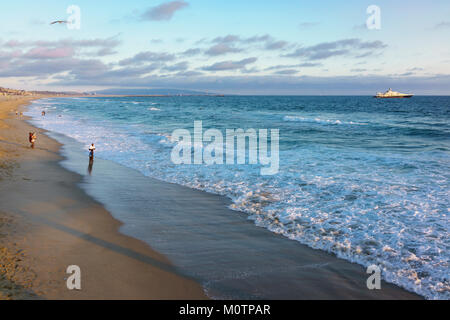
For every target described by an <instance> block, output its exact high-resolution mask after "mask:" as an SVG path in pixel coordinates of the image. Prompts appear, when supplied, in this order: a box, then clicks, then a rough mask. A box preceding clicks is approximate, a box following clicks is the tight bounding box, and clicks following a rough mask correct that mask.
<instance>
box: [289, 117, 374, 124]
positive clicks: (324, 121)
mask: <svg viewBox="0 0 450 320" xmlns="http://www.w3.org/2000/svg"><path fill="white" fill-rule="evenodd" d="M283 120H284V121H294V122H307V123H319V124H327V125H340V124H345V125H359V126H364V125H367V123H360V122H353V121H343V120H337V119H321V118H318V117H316V118H305V117H302V116H285V117H284V118H283Z"/></svg>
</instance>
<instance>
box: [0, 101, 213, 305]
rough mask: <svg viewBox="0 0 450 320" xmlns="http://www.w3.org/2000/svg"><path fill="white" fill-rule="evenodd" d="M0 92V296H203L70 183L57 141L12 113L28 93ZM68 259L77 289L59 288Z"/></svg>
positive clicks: (75, 178) (72, 179)
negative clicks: (32, 141)
mask: <svg viewBox="0 0 450 320" xmlns="http://www.w3.org/2000/svg"><path fill="white" fill-rule="evenodd" d="M0 99H2V100H0V253H1V254H0V267H1V268H0V299H204V298H206V297H205V295H204V293H203V290H202V288H201V286H200V285H199V284H197V283H196V282H195V281H193V280H192V279H189V278H188V277H185V276H184V275H182V274H180V273H179V272H178V271H177V270H176V269H175V268H174V267H173V266H172V265H171V264H170V263H169V261H168V260H167V259H166V258H165V257H164V256H163V255H161V254H158V253H157V252H155V251H154V250H152V249H151V248H150V247H149V246H148V245H146V244H145V243H143V242H141V241H139V240H136V239H133V238H130V237H127V236H125V235H122V234H120V233H119V232H118V229H119V227H120V225H121V223H120V222H119V221H117V220H115V219H114V218H112V217H111V215H110V214H109V212H108V211H106V210H105V209H104V208H103V207H102V206H101V205H100V204H99V203H97V202H95V201H94V200H92V199H91V198H90V197H88V196H87V195H86V194H85V193H84V192H83V191H81V190H80V189H79V188H78V187H77V186H76V184H77V183H78V182H79V179H80V177H79V176H78V175H76V174H73V173H70V172H68V171H67V170H64V169H63V168H62V167H60V166H59V165H58V161H60V160H61V156H60V155H59V154H58V150H59V148H60V145H59V144H58V143H57V142H56V141H54V140H52V139H50V138H48V137H47V136H46V135H45V134H43V132H42V130H38V129H36V128H33V127H31V126H30V125H28V124H27V123H26V122H25V121H23V119H24V118H23V117H20V116H16V115H15V110H22V108H23V106H24V105H26V104H27V103H28V102H29V101H30V100H31V98H4V97H3V98H0ZM12 111H13V112H12ZM29 131H35V132H37V134H38V140H37V143H36V147H35V149H31V148H30V146H29V143H28V140H27V138H28V132H29ZM69 265H78V266H79V267H80V268H81V273H82V289H81V290H72V291H71V290H68V289H67V286H66V279H67V277H68V276H69V275H68V274H66V269H67V267H68V266H69Z"/></svg>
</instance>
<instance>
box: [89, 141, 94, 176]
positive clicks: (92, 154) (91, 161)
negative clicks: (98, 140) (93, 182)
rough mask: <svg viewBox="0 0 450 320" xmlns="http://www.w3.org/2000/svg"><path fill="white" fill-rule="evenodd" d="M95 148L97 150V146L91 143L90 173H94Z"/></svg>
mask: <svg viewBox="0 0 450 320" xmlns="http://www.w3.org/2000/svg"><path fill="white" fill-rule="evenodd" d="M94 150H95V146H94V144H91V145H90V146H89V165H88V173H89V175H91V174H92V167H93V166H94Z"/></svg>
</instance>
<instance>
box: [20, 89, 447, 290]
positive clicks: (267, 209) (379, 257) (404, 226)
mask: <svg viewBox="0 0 450 320" xmlns="http://www.w3.org/2000/svg"><path fill="white" fill-rule="evenodd" d="M42 110H46V111H47V116H46V117H41V111H42ZM28 115H30V116H32V117H33V120H32V121H33V123H34V124H35V125H37V126H39V127H43V128H45V129H47V130H50V131H54V132H57V133H62V134H65V135H67V136H69V137H71V138H74V139H76V140H77V141H79V142H81V143H83V144H85V145H86V150H87V145H88V144H90V143H95V144H96V147H97V157H100V158H104V159H108V160H112V161H115V162H117V163H120V164H122V165H125V166H128V167H131V168H134V169H137V170H139V171H140V172H142V173H143V174H145V175H147V176H151V177H154V178H157V179H161V180H164V181H169V182H174V183H178V184H181V185H185V186H189V187H191V188H195V189H201V190H205V191H209V192H213V193H218V194H222V195H225V196H228V197H229V198H230V199H232V205H231V208H233V209H235V210H239V211H244V212H246V213H248V216H249V218H250V219H252V220H254V222H255V224H257V225H259V226H264V227H266V228H268V229H269V230H271V231H272V232H275V233H279V234H282V235H284V236H286V237H288V238H291V239H293V240H297V241H299V242H301V243H304V244H306V245H309V246H311V247H313V248H316V249H321V250H325V251H328V252H332V253H334V254H336V255H337V256H338V257H341V258H343V259H347V260H350V261H353V262H357V263H360V264H362V265H365V266H368V265H371V264H377V265H379V266H380V267H381V268H382V270H383V276H384V278H385V279H386V280H387V281H389V282H392V283H395V284H398V285H400V286H402V287H404V288H406V289H408V290H410V291H414V292H417V293H419V294H421V295H423V296H425V297H427V298H430V299H433V298H438V299H449V298H450V280H449V275H448V274H449V272H448V270H449V257H450V240H449V239H450V237H449V235H450V232H449V229H450V221H449V218H448V215H449V208H450V206H449V199H450V197H449V192H450V186H449V176H450V170H449V169H450V153H449V151H450V121H449V120H450V97H414V98H412V99H406V100H377V99H373V98H370V97H161V98H157V97H142V98H138V97H132V98H131V97H130V98H72V99H67V98H64V99H62V98H61V99H47V100H39V101H36V102H35V103H33V105H32V107H31V108H30V110H29V113H28ZM195 120H202V121H203V127H204V129H205V130H206V129H208V128H215V129H219V130H221V131H222V132H223V133H224V134H225V130H226V129H237V128H242V129H249V128H255V129H279V130H280V170H279V173H278V174H276V175H273V176H262V175H261V174H260V166H259V165H248V164H247V165H175V164H173V163H172V161H171V160H170V153H171V150H172V148H173V146H174V144H173V143H172V142H171V140H170V137H171V133H172V131H173V130H175V129H180V128H185V129H188V130H191V131H192V129H193V125H194V121H195ZM86 152H87V151H86ZM124 222H125V223H126V221H124Z"/></svg>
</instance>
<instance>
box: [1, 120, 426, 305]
mask: <svg viewBox="0 0 450 320" xmlns="http://www.w3.org/2000/svg"><path fill="white" fill-rule="evenodd" d="M21 122H22V123H25V121H21ZM30 127H31V126H30ZM36 130H37V131H40V134H38V142H37V148H36V149H39V146H40V145H41V146H42V144H41V141H40V140H42V137H43V135H42V133H44V134H45V132H46V131H45V130H42V129H36ZM0 136H1V131H0ZM25 138H26V137H25ZM47 139H48V140H49V142H51V144H54V145H57V147H56V148H54V147H52V148H50V149H51V150H46V151H47V152H49V151H50V152H53V153H54V154H53V155H52V158H53V159H52V160H51V162H52V163H51V165H52V170H55V171H58V172H59V171H63V172H65V174H66V175H68V176H71V178H66V179H64V181H63V182H61V181H59V183H60V184H61V183H62V184H63V185H64V186H67V185H71V186H70V188H75V189H77V190H73V189H71V193H73V192H75V193H81V194H83V196H84V197H88V198H89V201H90V202H94V203H95V206H96V210H97V209H98V210H100V211H101V212H103V213H102V214H103V215H107V216H108V218H109V219H110V220H113V223H112V224H113V226H110V229H109V230H108V231H109V232H115V233H119V235H116V236H120V237H124V238H127V239H128V240H129V241H130V242H133V244H132V245H133V249H135V248H136V246H137V247H139V246H144V247H147V249H148V245H149V246H150V247H151V248H155V249H156V250H157V252H156V253H155V252H153V254H156V255H159V254H158V252H160V253H163V254H164V255H165V256H164V257H159V258H160V259H161V261H163V263H165V264H164V265H161V264H158V263H157V265H158V266H162V267H163V269H164V268H165V267H167V266H170V267H169V270H170V271H173V273H175V277H176V276H180V277H181V278H182V279H181V280H180V279H177V280H176V281H181V282H183V283H184V287H183V288H184V289H186V286H189V290H191V291H189V295H187V296H181V297H180V296H177V297H174V296H173V295H171V293H170V292H167V294H168V295H167V296H163V297H162V299H203V298H206V297H205V296H204V295H203V292H204V291H203V289H202V288H200V291H201V294H200V295H199V296H196V294H198V292H197V289H198V288H199V287H200V286H199V285H198V283H201V282H202V281H204V279H201V277H200V278H196V279H194V280H197V281H192V278H193V277H190V276H189V275H188V276H186V278H187V279H185V278H184V277H185V276H184V274H183V275H179V274H177V269H176V268H175V269H172V268H173V266H172V265H171V264H168V260H167V258H165V257H167V254H166V252H171V251H173V249H174V248H173V246H172V247H169V248H165V247H164V246H163V247H155V246H154V245H153V244H152V243H151V242H152V241H154V239H148V241H145V242H146V243H147V244H144V243H143V242H142V241H141V240H143V239H142V238H140V239H141V240H136V238H137V237H136V236H135V235H134V234H132V232H131V233H130V232H124V233H125V234H128V236H126V235H123V234H122V233H121V232H122V230H121V231H119V228H121V227H126V224H125V225H124V224H123V223H121V222H119V221H123V220H121V219H120V217H117V216H116V215H114V216H113V217H111V216H112V215H111V214H110V213H109V212H114V210H112V211H111V210H110V209H114V203H113V202H114V201H111V199H109V200H108V199H106V200H105V201H101V200H98V198H97V197H93V196H92V195H91V194H89V193H86V192H85V191H82V189H81V187H80V186H79V184H80V181H81V175H82V173H80V172H78V173H77V172H76V170H71V171H69V170H67V169H65V168H63V166H62V165H61V164H60V160H61V159H66V160H65V161H68V159H67V156H63V155H61V154H60V148H61V147H63V148H64V146H65V145H61V144H60V143H59V142H57V141H55V140H54V139H51V138H47ZM45 145H47V143H45ZM56 159H59V160H56ZM96 162H97V161H96ZM53 166H58V167H59V170H56V168H53ZM106 166H107V165H106ZM116 166H120V165H118V164H117V165H116ZM64 167H66V166H64ZM45 169H46V170H48V169H49V168H48V167H46V168H45ZM83 169H85V168H83ZM113 169H114V168H113ZM116 169H118V170H115V171H113V172H115V173H118V172H119V171H120V170H121V169H120V168H118V167H116ZM95 170H97V168H96V169H95ZM130 170H131V169H130ZM73 171H75V173H73ZM27 173H28V174H29V173H30V171H29V170H27ZM47 173H48V171H47ZM127 174H131V175H132V177H133V179H135V180H133V182H134V181H136V184H137V185H138V187H137V189H143V190H151V191H152V190H153V192H149V194H152V196H151V197H150V198H151V200H152V201H153V202H152V203H157V205H156V209H154V210H152V214H155V215H156V218H155V219H157V217H158V214H159V213H160V212H161V213H162V215H161V216H160V218H163V219H159V220H165V219H164V217H165V216H166V215H165V214H166V212H167V210H170V211H174V212H176V213H177V214H178V216H176V215H175V217H172V218H171V219H169V220H176V219H186V220H183V221H182V223H180V222H177V223H175V222H173V221H172V222H170V221H169V222H165V221H159V220H158V221H157V222H156V221H154V222H155V223H156V224H155V226H153V228H152V229H151V230H150V232H148V230H145V231H146V232H147V233H150V234H152V233H155V234H156V237H158V236H163V235H164V234H165V233H166V232H167V231H166V230H168V233H170V237H169V241H168V242H170V245H172V244H173V243H174V246H175V249H178V250H179V251H184V250H187V251H188V252H189V253H188V255H192V257H193V258H192V259H193V260H196V259H199V260H200V261H201V259H202V258H204V257H203V256H204V254H202V253H201V252H200V253H199V252H198V251H199V250H198V249H199V248H201V249H203V250H204V251H205V252H207V253H209V258H210V259H212V260H217V259H219V260H220V259H222V260H224V261H223V262H228V261H226V259H227V258H226V257H227V256H226V254H227V253H228V252H226V251H225V252H224V254H225V255H223V256H222V254H219V255H216V256H214V254H212V251H211V250H216V251H220V249H222V250H228V251H232V250H237V251H239V250H244V252H245V250H248V255H251V254H253V250H259V251H261V250H262V252H263V253H258V255H264V254H265V255H266V257H265V258H269V259H270V258H272V259H277V258H279V260H280V261H281V263H288V264H290V265H288V266H286V269H291V271H290V272H291V273H287V274H281V275H277V274H273V275H271V276H272V277H274V278H273V280H272V283H271V282H270V281H269V282H267V281H266V280H267V279H266V277H267V275H265V274H262V275H259V276H258V277H256V279H255V278H253V279H250V280H249V279H239V277H238V278H237V279H231V280H230V279H228V280H226V281H225V282H223V281H219V282H218V285H219V287H222V289H223V288H226V289H228V287H229V286H230V285H231V286H234V288H237V289H238V290H241V291H246V290H249V289H248V287H250V286H251V285H253V283H252V282H261V283H262V284H261V287H259V288H256V289H257V290H261V291H264V290H265V292H266V293H268V292H269V291H270V290H272V288H273V291H274V292H273V294H272V293H271V292H270V293H269V298H271V299H280V298H282V299H423V298H422V297H420V296H417V295H416V294H414V293H411V292H408V291H406V290H404V289H402V288H400V287H397V286H395V285H393V284H389V283H386V282H384V281H383V282H382V284H383V290H381V291H379V292H376V291H369V290H367V288H366V287H365V281H366V279H367V275H366V274H365V269H364V268H363V267H361V266H360V265H357V264H354V263H350V262H348V261H346V260H341V259H338V258H337V257H335V256H334V255H331V254H328V253H326V252H324V251H320V250H314V249H311V248H309V247H307V246H305V245H302V244H300V243H298V242H296V241H292V240H289V239H287V238H285V237H282V236H280V235H276V234H273V233H271V232H270V231H268V230H265V229H263V228H258V227H257V226H255V225H254V224H253V222H251V221H249V220H248V219H247V216H246V215H245V214H244V213H242V214H241V213H238V212H235V211H231V210H230V209H228V208H227V203H228V202H229V201H227V199H226V198H224V197H221V196H217V195H213V194H208V193H205V192H202V191H198V190H193V189H190V188H186V187H182V186H179V185H173V184H169V183H166V182H161V181H159V180H154V179H151V178H148V177H145V176H143V175H142V177H141V174H140V173H139V174H136V175H133V173H131V171H129V172H127ZM44 175H45V174H44ZM114 175H115V174H113V175H111V174H109V175H108V174H106V175H105V176H106V177H111V176H114ZM73 176H75V177H76V178H75V179H74V177H73ZM38 178H41V180H42V182H44V181H45V183H46V184H47V183H49V182H53V181H47V180H46V178H45V177H42V175H40V176H39V177H38ZM51 180H52V179H51ZM111 183H114V181H109V183H108V182H107V183H103V184H104V185H109V184H111ZM112 185H113V184H112ZM1 186H2V183H1V181H0V191H3V189H2V188H1ZM152 188H153V189H152ZM158 188H160V189H163V190H164V191H165V192H159V193H158V192H154V191H155V190H158ZM33 193H34V191H33ZM37 193H38V194H37V196H38V197H39V196H40V194H41V192H37ZM0 194H1V193H0ZM180 194H181V195H183V197H182V199H181V200H179V201H173V198H176V197H174V195H175V196H176V195H180ZM33 196H36V195H34V194H33ZM133 196H134V195H133ZM143 196H144V197H147V194H145V195H143ZM92 199H97V200H92ZM138 199H139V198H138ZM73 200H74V199H72V201H71V202H70V204H69V206H77V205H79V203H78V202H77V203H74V202H73ZM76 200H78V201H80V199H79V198H77V199H76ZM139 200H142V199H139ZM145 200H148V199H147V198H146V199H145ZM16 201H18V200H16ZM65 201H67V199H65ZM82 201H87V200H86V199H84V200H82ZM100 203H107V204H109V205H110V206H108V207H107V208H108V210H109V212H108V211H106V210H105V209H104V208H105V205H101V204H100ZM160 203H161V204H160ZM168 203H170V204H168ZM16 205H17V203H16ZM41 205H42V204H41ZM58 205H62V204H59V203H57V204H55V203H53V202H52V203H51V204H48V203H47V204H46V206H44V207H48V208H49V209H52V210H54V208H53V207H54V206H58ZM110 207H111V208H110ZM204 207H206V209H204ZM11 208H14V205H12V206H11ZM129 209H130V208H128V210H129ZM137 209H139V208H137ZM147 209H148V208H147ZM152 209H153V208H152ZM2 210H3V208H0V212H2ZM40 210H44V209H43V208H41V209H40ZM91 210H92V207H91V208H89V209H88V208H83V210H79V211H82V214H80V215H79V216H77V217H76V218H74V217H73V215H71V216H70V217H69V219H70V221H68V223H65V224H60V223H59V222H60V221H59V220H56V221H55V218H56V217H55V214H54V213H50V214H47V216H46V217H42V214H43V213H42V212H39V214H38V215H40V216H38V217H37V218H36V216H35V215H36V213H34V212H33V213H32V214H29V213H26V212H22V213H19V214H17V215H18V216H21V217H22V218H25V219H26V220H31V221H33V223H41V224H46V225H47V227H52V228H53V229H56V230H57V231H56V232H59V233H61V232H64V233H68V234H71V236H72V237H73V236H74V235H75V236H78V237H81V238H86V233H84V234H83V233H80V232H79V231H78V228H79V227H81V228H89V231H90V233H89V235H88V236H89V237H91V235H92V234H93V233H98V232H99V231H101V230H95V228H96V227H98V224H99V219H100V217H97V218H96V219H95V220H96V221H95V222H94V224H95V223H97V226H94V227H93V228H92V223H91V222H92V221H90V220H93V218H92V217H91ZM202 210H203V211H204V212H203V211H202ZM11 211H13V210H12V209H11ZM196 212H200V215H198V214H197V216H194V217H191V214H195V213H196ZM126 213H127V212H126ZM171 213H173V212H171ZM185 213H188V217H184V216H186V214H185ZM211 214H214V215H215V216H214V217H215V219H216V220H218V221H219V222H220V221H221V222H222V224H220V223H217V222H216V224H217V226H215V225H213V224H211V223H210V220H209V218H210V216H211ZM231 214H232V216H231ZM114 217H115V218H114ZM43 218H44V219H43ZM47 218H50V219H47ZM58 218H59V217H58ZM101 219H105V217H101ZM44 220H45V221H44ZM192 220H195V221H192ZM55 222H57V223H56V224H55ZM138 222H139V221H138ZM174 223H175V224H174ZM202 223H203V224H204V225H203V226H202V228H203V229H202V230H199V231H200V232H204V233H205V234H206V233H207V234H208V235H205V237H208V238H210V239H209V240H211V243H212V246H211V247H207V246H206V245H207V244H205V247H203V248H202V247H201V245H200V246H199V244H198V243H197V242H196V239H190V238H195V235H193V233H196V230H195V227H197V226H198V225H201V224H202ZM223 223H224V224H223ZM86 224H89V225H90V226H89V227H88V226H86ZM179 224H185V225H186V226H185V227H184V228H182V229H179V228H178V225H179ZM111 228H112V229H114V230H111ZM177 228H178V229H177ZM92 229H94V230H92ZM172 229H173V230H172ZM175 231H176V232H175ZM217 232H222V233H224V234H226V233H228V234H227V237H225V236H224V238H220V236H215V234H217ZM159 233H160V234H159ZM179 234H181V236H180V235H179ZM230 235H231V237H230ZM150 238H151V237H150ZM180 238H181V239H180ZM89 240H90V242H91V243H94V244H95V245H100V246H102V245H104V243H101V241H99V239H98V238H97V237H95V238H90V239H89ZM100 240H101V239H100ZM146 240H147V239H146ZM177 240H178V242H179V244H177ZM201 240H202V241H204V240H205V239H201ZM224 241H227V242H228V243H227V242H224ZM238 241H241V242H242V243H240V244H238V245H236V246H235V247H232V248H230V245H231V246H233V243H234V242H238ZM222 242H224V243H222ZM246 242H247V243H246ZM216 244H218V246H216ZM60 245H61V244H58V246H60ZM177 245H179V246H181V247H179V248H176V246H177ZM220 245H225V246H224V247H220ZM242 246H246V247H242ZM280 246H281V247H282V248H283V250H282V251H285V253H286V254H285V255H284V256H283V255H282V256H280V257H277V256H275V257H274V254H275V255H276V254H277V252H278V251H280V249H279V248H280ZM103 247H104V246H103ZM261 247H263V248H261ZM54 249H58V248H54ZM109 249H110V248H109ZM114 249H118V251H121V249H120V248H117V247H115V248H114ZM141 249H142V248H141ZM32 251H34V252H36V251H38V249H37V248H34V250H32ZM74 251H76V250H74V249H73V247H72V250H71V253H70V254H69V255H68V256H69V257H70V258H73V257H74V256H75V257H77V258H81V257H83V258H84V256H88V258H89V256H90V255H91V254H92V253H89V254H88V253H85V254H74ZM175 251H176V250H175ZM122 253H123V252H122ZM231 253H232V252H231ZM236 253H237V252H236ZM236 253H232V254H231V260H232V259H233V258H232V257H233V256H235V254H236ZM178 254H179V252H178ZM176 256H177V254H175V255H174V257H176ZM117 258H119V257H116V258H115V259H117ZM168 258H169V259H170V261H173V262H174V263H175V265H176V266H178V265H179V263H178V262H179V261H174V260H173V259H172V257H171V256H170V255H169V256H168ZM265 258H264V259H265ZM103 259H104V258H102V260H103ZM119 259H120V258H119ZM264 259H263V260H264ZM98 260H99V263H102V264H105V262H104V261H101V260H100V258H99V259H98ZM153 261H154V260H153ZM204 262H205V261H204ZM233 262H234V263H241V265H242V263H244V264H245V263H247V264H249V265H248V266H246V267H249V268H252V264H254V265H258V264H260V263H261V261H259V260H258V257H256V258H255V259H253V260H252V259H250V260H247V261H238V259H237V260H236V259H235V260H233ZM271 263H272V262H270V263H269V264H271ZM278 264H280V263H278V261H275V263H274V265H278ZM80 267H82V270H83V268H84V267H83V266H80ZM92 267H93V266H88V268H89V270H91V268H92ZM268 267H272V266H268ZM275 268H276V266H275ZM42 269H43V270H41V274H42V273H43V272H45V271H47V270H46V269H45V268H42ZM138 270H139V271H136V272H135V273H136V274H137V273H139V272H142V269H138ZM212 270H214V269H212ZM111 271H112V270H111ZM165 271H167V270H165ZM227 271H228V270H227ZM234 271H235V270H233V269H232V268H230V270H229V272H230V273H233V272H234ZM236 271H237V272H238V271H239V270H238V269H237V270H236ZM292 271H295V274H294V278H293V277H292ZM112 272H113V271H112ZM99 273H100V271H99ZM183 273H184V272H183ZM38 274H39V273H38ZM39 275H40V274H39ZM39 275H38V277H37V278H40V277H42V276H39ZM59 276H60V277H63V276H64V274H63V272H62V270H59ZM194 278H195V277H194ZM236 280H237V281H236ZM276 281H278V282H280V283H281V285H280V284H276V285H275V287H273V286H274V282H276ZM291 282H292V283H291ZM287 284H289V285H288V286H290V288H285V287H286V286H287ZM99 285H100V284H99V283H96V284H95V286H96V287H97V290H98V286H99ZM161 285H164V286H166V281H161ZM246 286H247V287H246ZM135 289H136V288H133V290H135ZM204 289H205V290H207V289H208V288H204ZM253 289H254V288H253ZM267 289H269V291H267ZM65 290H66V291H67V289H65ZM92 290H95V288H92ZM82 291H83V290H82ZM82 291H81V292H78V293H82ZM191 292H193V294H192V295H191ZM207 292H208V293H211V292H210V290H207ZM129 293H130V294H135V292H129ZM176 293H177V294H179V293H180V290H177V291H176ZM120 294H122V293H120ZM44 296H45V297H46V298H47V297H48V298H52V296H51V295H50V294H45V295H44ZM212 296H215V295H214V294H212ZM57 297H58V298H62V299H77V298H81V299H84V297H75V296H74V295H73V294H72V295H70V294H67V292H66V295H65V296H61V295H58V296H57ZM266 297H267V294H266ZM88 298H100V299H110V297H108V296H102V295H101V293H100V292H98V291H97V292H96V295H93V296H89V297H88ZM116 298H126V297H123V296H120V295H118V296H115V297H113V299H116ZM130 298H134V299H141V298H142V296H140V297H137V298H136V296H133V297H130ZM244 298H245V297H244Z"/></svg>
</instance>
